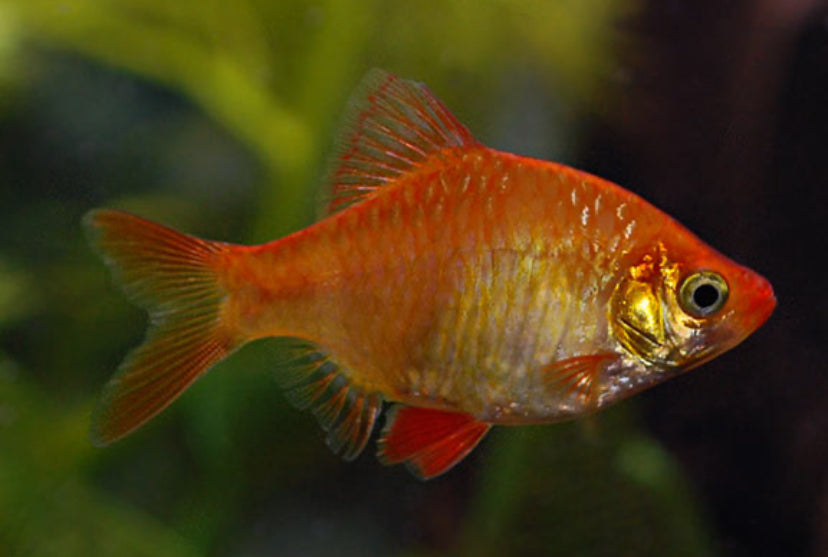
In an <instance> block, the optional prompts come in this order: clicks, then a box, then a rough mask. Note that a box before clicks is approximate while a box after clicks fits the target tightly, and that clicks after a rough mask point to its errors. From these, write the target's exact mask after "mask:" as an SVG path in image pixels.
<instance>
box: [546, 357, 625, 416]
mask: <svg viewBox="0 0 828 557" xmlns="http://www.w3.org/2000/svg"><path fill="white" fill-rule="evenodd" d="M615 358H617V356H616V355H614V354H590V355H587V356H575V357H574V358H569V359H566V360H560V361H557V362H553V363H551V364H549V365H548V366H546V367H545V368H544V369H543V371H544V376H545V379H546V384H547V385H548V386H549V388H550V389H553V390H554V391H556V393H560V394H563V395H564V396H575V397H577V398H578V399H579V400H581V402H583V403H584V404H590V403H591V402H592V401H593V394H594V390H593V387H594V386H595V378H596V377H597V376H598V371H599V370H600V367H601V365H603V364H606V363H608V362H609V361H610V360H614V359H615Z"/></svg>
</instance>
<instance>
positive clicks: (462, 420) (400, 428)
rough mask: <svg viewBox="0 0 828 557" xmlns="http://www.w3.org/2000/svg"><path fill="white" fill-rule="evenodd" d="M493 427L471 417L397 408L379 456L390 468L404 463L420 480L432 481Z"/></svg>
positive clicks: (403, 407)
mask: <svg viewBox="0 0 828 557" xmlns="http://www.w3.org/2000/svg"><path fill="white" fill-rule="evenodd" d="M490 428H491V424H488V423H486V422H481V421H479V420H478V419H476V418H475V417H474V416H472V415H470V414H464V413H460V412H447V411H444V410H433V409H429V408H417V407H412V406H395V407H394V408H392V409H391V411H389V413H388V421H387V423H386V426H385V428H384V429H383V432H382V437H381V438H380V440H379V452H378V455H377V456H378V457H379V459H380V461H381V462H382V463H383V464H387V465H390V464H399V463H402V462H404V463H406V464H407V465H408V468H409V470H411V472H412V473H414V474H415V475H416V476H417V477H419V478H421V479H429V478H433V477H434V476H438V475H440V474H442V473H444V472H446V471H448V470H449V469H450V468H451V467H453V466H454V465H455V464H457V463H458V462H460V461H461V460H462V459H463V458H464V457H465V456H466V455H468V454H469V453H470V452H471V451H472V449H474V447H476V446H477V444H478V443H479V442H480V440H481V439H483V436H484V435H485V434H486V432H488V431H489V429H490Z"/></svg>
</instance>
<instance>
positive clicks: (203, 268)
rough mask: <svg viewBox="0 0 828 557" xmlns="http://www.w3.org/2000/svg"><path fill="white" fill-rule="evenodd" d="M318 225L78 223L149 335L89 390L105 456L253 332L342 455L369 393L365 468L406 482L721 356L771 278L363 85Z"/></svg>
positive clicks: (760, 311) (753, 314)
mask: <svg viewBox="0 0 828 557" xmlns="http://www.w3.org/2000/svg"><path fill="white" fill-rule="evenodd" d="M350 114H351V117H350V126H349V127H347V128H346V133H345V134H344V135H343V138H342V140H341V143H340V150H339V153H338V157H337V161H338V162H337V164H336V166H335V167H334V171H333V172H332V175H331V178H330V179H331V182H332V187H333V193H334V196H335V197H334V202H333V203H332V213H331V214H330V215H329V216H328V217H327V218H325V219H323V220H321V221H319V222H317V223H316V224H314V225H312V226H310V227H308V228H306V229H304V230H301V231H298V232H296V233H294V234H292V235H289V236H287V237H285V238H282V239H279V240H276V241H273V242H270V243H267V244H263V245H260V246H236V245H231V244H225V243H217V242H208V241H204V240H199V239H196V238H193V237H190V236H185V235H181V234H179V233H177V232H174V231H172V230H170V229H167V228H164V227H161V226H160V225H156V224H153V223H149V222H148V221H144V220H142V219H139V218H137V217H134V216H131V215H127V214H125V213H119V212H114V211H95V212H92V213H90V215H89V216H88V217H87V224H88V225H89V228H90V230H91V231H92V235H93V240H94V242H95V244H96V245H97V246H98V248H99V249H100V251H101V252H102V253H103V254H104V256H105V258H106V259H107V261H108V262H109V263H110V265H111V266H112V267H113V268H114V269H115V272H116V275H119V277H120V279H121V281H122V282H123V284H124V286H125V289H126V290H127V292H128V293H129V294H131V296H132V297H133V298H134V299H135V300H136V301H137V302H138V303H139V304H142V305H144V306H146V307H147V308H148V309H149V311H150V315H151V317H152V322H153V328H152V329H151V331H150V333H149V335H148V338H147V340H146V341H145V343H144V344H143V345H141V346H140V347H139V348H137V349H136V350H135V351H134V352H133V353H132V354H131V355H130V356H129V357H128V358H127V360H126V361H125V363H124V364H123V365H122V367H121V369H120V370H119V372H118V373H117V374H116V376H115V377H114V378H113V380H112V381H111V382H110V384H109V385H108V386H107V388H106V389H105V393H104V397H103V398H102V403H101V404H100V405H99V408H98V410H97V412H96V414H95V417H94V419H93V439H94V440H95V441H97V442H98V443H107V442H110V441H112V440H115V439H117V438H120V437H122V436H123V435H125V434H126V433H128V432H130V431H132V430H133V429H135V428H136V427H138V426H139V425H141V424H142V423H144V422H145V421H146V420H148V419H149V418H151V417H152V416H154V415H155V414H156V413H157V412H159V411H160V410H162V409H163V408H164V407H165V406H166V405H168V404H169V403H170V402H171V401H172V400H173V399H174V398H175V397H177V396H178V394H180V392H182V391H183V390H184V389H185V388H186V387H187V386H188V385H189V384H190V383H191V382H192V381H193V380H194V379H195V378H197V377H198V376H199V375H200V374H201V373H203V372H204V371H206V369H208V368H209V367H210V366H211V365H212V364H213V363H215V362H216V361H218V360H219V359H221V358H222V357H224V356H226V355H227V354H229V353H230V352H232V351H233V350H235V349H236V348H238V347H240V346H242V345H243V344H245V343H246V342H249V341H251V340H254V339H258V338H266V337H291V338H294V339H299V340H301V342H302V346H303V349H302V351H301V352H300V353H299V355H298V356H297V358H296V361H295V362H294V364H293V365H292V366H291V368H290V369H289V370H288V371H286V372H285V374H284V376H283V377H282V381H283V383H284V385H285V387H286V389H287V394H288V397H289V398H290V399H291V400H292V401H293V402H294V403H296V404H297V405H298V406H299V407H310V408H311V409H312V410H313V411H314V413H315V414H316V415H317V418H318V419H319V421H320V423H321V425H322V426H323V427H324V428H325V429H326V430H327V431H328V432H329V438H328V440H329V443H330V444H331V446H332V447H333V448H334V450H336V451H338V452H342V453H343V454H344V456H345V457H346V458H353V457H355V456H356V455H358V454H359V452H361V450H362V448H363V447H364V445H365V443H366V441H367V439H368V437H369V436H370V433H371V431H372V429H373V425H374V422H375V420H376V419H377V415H378V414H379V411H380V408H381V404H382V401H388V402H393V403H395V407H394V408H393V409H392V410H391V413H390V417H389V419H388V420H387V425H386V427H385V430H384V432H383V435H382V438H381V439H380V458H381V459H382V460H383V461H384V462H386V463H397V462H406V463H407V464H408V465H409V467H410V468H411V469H412V470H413V471H414V472H415V473H416V474H418V475H419V476H422V477H431V476H434V475H437V474H439V473H442V472H443V471H445V470H447V469H448V468H450V467H451V466H452V465H453V464H455V463H456V462H458V461H459V460H461V459H462V458H463V457H464V456H465V455H466V454H467V453H468V452H469V451H470V450H471V449H472V448H473V447H474V446H475V445H476V444H477V442H479V440H480V439H481V438H482V437H483V436H484V435H485V433H486V432H487V431H488V429H489V428H490V427H491V425H493V424H528V423H546V422H554V421H560V420H564V419H569V418H574V417H577V416H579V415H583V414H586V413H589V412H593V411H595V410H597V409H599V408H601V407H603V406H606V405H607V404H610V403H612V402H615V401H617V400H619V399H621V398H624V397H626V396H629V395H630V394H633V393H635V392H637V391H639V390H641V389H643V388H646V387H648V386H651V385H653V384H656V383H658V382H660V381H663V380H665V379H667V378H669V377H672V376H674V375H676V374H678V373H680V372H682V371H686V370H687V369H690V368H692V367H695V366H696V365H699V364H700V363H702V362H704V361H706V360H708V359H710V358H712V357H714V356H716V355H718V354H720V353H721V352H723V351H725V350H727V349H729V348H731V347H733V346H735V345H736V344H737V343H738V342H740V341H741V340H743V339H744V338H745V337H746V336H748V335H749V334H750V333H751V332H752V331H753V330H755V329H756V328H757V327H758V326H759V325H761V323H762V322H764V320H765V319H767V317H768V316H769V315H770V313H771V311H772V309H773V307H774V305H775V299H774V297H773V292H772V289H771V287H770V285H769V283H768V282H767V281H766V280H765V279H764V278H762V277H761V276H759V275H758V274H756V273H754V272H753V271H750V270H749V269H747V268H745V267H742V266H740V265H738V264H736V263H734V262H732V261H730V260H729V259H727V258H725V257H724V256H722V255H720V254H719V253H717V252H716V251H715V250H713V249H712V248H710V247H709V246H707V245H706V244H704V243H703V242H702V241H700V240H699V239H698V238H696V237H695V236H694V235H693V234H692V233H691V232H689V231H688V230H687V229H686V228H684V227H683V226H682V225H680V224H679V223H678V222H676V221H675V220H673V219H672V218H670V217H669V216H667V215H665V214H664V213H662V212H661V211H659V210H658V209H656V208H655V207H653V206H652V205H650V204H649V203H647V202H646V201H644V200H643V199H641V198H639V197H638V196H636V195H635V194H633V193H631V192H629V191H627V190H625V189H623V188H621V187H619V186H616V185H614V184H612V183H610V182H607V181H605V180H603V179H600V178H598V177H595V176H592V175H590V174H587V173H584V172H581V171H578V170H575V169H572V168H569V167H566V166H563V165H560V164H556V163H551V162H546V161H540V160H535V159H529V158H525V157H520V156H516V155H512V154H508V153H503V152H499V151H496V150H493V149H490V148H488V147H485V146H483V145H481V144H480V143H478V142H477V141H476V140H475V139H474V138H473V137H472V135H471V134H470V133H469V132H468V130H466V128H465V127H463V126H462V124H460V123H459V122H457V121H456V120H455V119H454V118H453V116H452V115H451V114H450V113H449V112H448V110H447V109H446V108H445V107H444V106H443V105H442V104H441V103H440V101H438V100H437V99H436V98H435V97H434V96H433V95H432V94H431V93H430V92H429V91H428V90H427V89H426V88H425V87H424V86H422V85H420V84H417V83H413V82H408V81H405V80H401V79H399V78H396V77H394V76H391V75H389V74H386V73H383V72H375V73H373V74H372V75H371V76H370V77H369V78H367V79H366V81H365V83H364V84H363V86H362V89H361V90H360V91H359V92H358V93H357V94H356V96H355V100H354V102H353V104H352V107H351V111H350Z"/></svg>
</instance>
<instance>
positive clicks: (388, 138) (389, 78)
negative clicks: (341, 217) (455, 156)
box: [330, 70, 477, 212]
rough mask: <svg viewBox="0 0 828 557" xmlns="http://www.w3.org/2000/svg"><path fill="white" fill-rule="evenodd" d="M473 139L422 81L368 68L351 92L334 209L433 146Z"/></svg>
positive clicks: (335, 170) (415, 162)
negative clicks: (358, 84) (369, 70)
mask: <svg viewBox="0 0 828 557" xmlns="http://www.w3.org/2000/svg"><path fill="white" fill-rule="evenodd" d="M475 144H477V141H476V140H475V139H474V137H473V136H472V135H471V132H469V130H468V129H466V127H465V126H463V124H461V123H460V122H459V121H458V120H457V119H456V118H455V117H454V116H453V115H452V114H451V112H449V110H448V108H446V107H445V105H444V104H443V103H442V102H440V100H439V99H438V98H437V97H435V96H434V94H433V93H432V92H431V91H429V89H428V88H427V87H426V86H425V85H423V84H422V83H417V82H414V81H408V80H405V79H400V78H399V77H396V76H394V75H391V74H390V73H387V72H384V71H382V70H372V71H371V72H369V73H368V75H367V76H366V77H365V79H364V80H363V81H362V84H361V85H360V86H359V88H358V89H357V90H356V92H355V93H354V95H353V96H352V97H351V101H350V104H349V108H348V110H347V112H346V117H345V122H344V125H343V133H342V134H341V135H340V136H339V140H338V152H337V154H336V159H335V161H334V164H333V165H332V170H331V175H330V182H331V184H332V186H331V187H332V192H331V193H332V194H333V197H334V199H333V201H332V202H331V205H330V211H331V212H333V211H337V210H339V209H342V208H343V207H346V206H348V205H350V204H352V203H355V202H357V201H359V200H361V199H363V198H364V197H366V196H368V195H370V194H371V193H372V192H373V191H375V190H376V189H378V188H380V187H382V186H384V185H385V184H387V183H388V182H391V181H393V180H394V179H396V178H397V177H399V176H400V175H402V174H405V173H407V172H409V171H411V170H412V169H414V168H416V167H417V166H419V165H420V164H421V163H423V161H425V160H426V159H427V158H428V157H429V156H431V155H432V154H433V153H435V152H437V151H441V150H443V149H446V148H451V147H462V146H466V145H475Z"/></svg>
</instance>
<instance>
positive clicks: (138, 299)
mask: <svg viewBox="0 0 828 557" xmlns="http://www.w3.org/2000/svg"><path fill="white" fill-rule="evenodd" d="M83 222H84V225H85V227H86V228H87V230H88V232H89V236H90V239H91V242H92V243H93V244H94V246H95V247H96V248H97V249H98V250H99V251H100V253H101V255H102V256H103V258H104V260H105V261H106V263H107V264H108V265H109V267H110V268H111V269H112V272H113V274H114V275H115V277H116V279H117V280H118V281H119V282H120V283H121V285H122V286H123V289H124V291H125V292H126V293H127V295H128V296H129V297H130V298H131V299H132V300H133V301H134V302H135V303H137V304H138V305H140V306H142V307H144V308H146V309H147V310H148V312H149V316H150V325H149V331H148V332H147V336H146V339H145V340H144V342H143V344H141V345H140V346H138V347H137V348H135V349H134V350H133V351H132V352H130V354H129V355H128V356H127V357H126V359H125V360H124V362H123V363H122V364H121V366H120V367H119V368H118V371H117V372H116V373H115V375H114V376H113V377H112V379H110V381H109V383H107V385H106V386H105V387H104V391H103V395H102V396H101V399H100V401H99V403H98V406H97V408H96V410H95V412H94V414H93V416H92V427H91V431H90V436H91V439H92V442H93V443H95V444H96V445H106V444H108V443H111V442H113V441H116V440H118V439H120V438H121V437H123V436H125V435H127V434H128V433H130V432H132V431H133V430H135V429H136V428H138V427H139V426H141V425H142V424H144V423H145V422H147V421H148V420H149V419H151V418H152V417H153V416H155V415H156V414H158V413H159V412H161V411H162V410H163V409H164V408H166V407H167V406H168V405H169V404H170V403H171V402H172V401H173V400H175V399H176V398H177V397H178V396H179V395H180V394H181V393H182V392H183V391H184V390H185V389H186V388H187V387H188V386H189V385H190V384H191V383H192V382H193V381H195V380H196V379H197V378H198V377H199V376H200V375H201V374H202V373H204V372H205V371H207V369H209V368H210V367H211V366H212V365H213V364H215V363H217V362H218V361H219V360H221V359H222V358H224V357H225V356H227V355H228V354H229V353H230V352H231V351H232V350H233V349H234V348H236V347H237V346H238V344H239V342H238V340H237V339H234V337H233V335H232V334H231V331H229V330H227V329H225V328H224V327H223V326H222V323H221V320H220V316H219V309H220V306H221V303H222V301H223V300H224V299H225V297H226V295H227V293H226V292H225V291H224V290H223V289H222V287H221V285H220V284H219V282H218V275H217V274H216V270H215V269H216V263H217V261H218V260H219V258H220V255H221V254H222V253H225V252H227V251H228V250H229V249H230V246H229V245H228V244H223V243H220V242H210V241H206V240H200V239H198V238H194V237H192V236H187V235H185V234H181V233H179V232H176V231H174V230H171V229H169V228H167V227H164V226H161V225H159V224H155V223H153V222H150V221H147V220H144V219H141V218H138V217H136V216H134V215H130V214H129V213H124V212H120V211H111V210H95V211H91V212H90V213H88V214H87V215H86V216H85V217H84V220H83Z"/></svg>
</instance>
